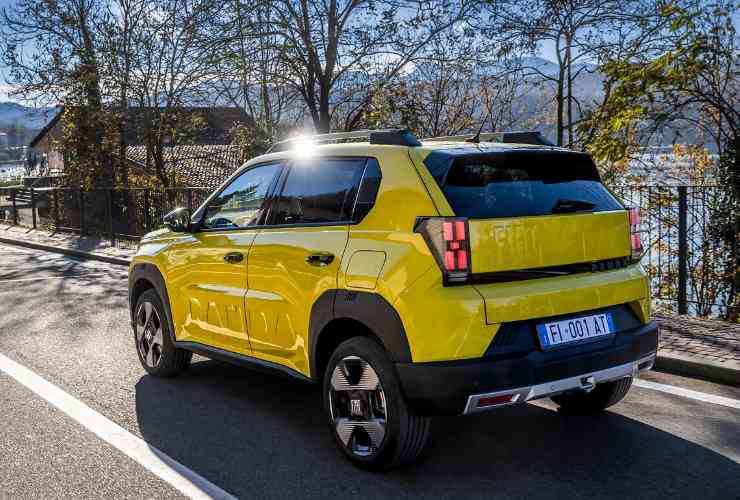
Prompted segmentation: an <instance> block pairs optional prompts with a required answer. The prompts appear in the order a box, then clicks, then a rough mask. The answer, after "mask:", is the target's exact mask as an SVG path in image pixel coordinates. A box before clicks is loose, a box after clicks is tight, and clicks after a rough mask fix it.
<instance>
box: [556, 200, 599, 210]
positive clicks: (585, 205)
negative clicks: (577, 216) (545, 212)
mask: <svg viewBox="0 0 740 500" xmlns="http://www.w3.org/2000/svg"><path fill="white" fill-rule="evenodd" d="M595 206H596V203H591V202H590V201H585V200H567V199H564V198H559V199H558V201H557V202H555V205H553V207H552V213H554V214H563V213H568V212H588V211H590V210H593V208H594V207H595Z"/></svg>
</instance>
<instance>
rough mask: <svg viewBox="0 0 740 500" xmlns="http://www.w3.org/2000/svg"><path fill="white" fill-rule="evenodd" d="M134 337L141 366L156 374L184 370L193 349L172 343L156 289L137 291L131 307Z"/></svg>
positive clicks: (169, 373)
mask: <svg viewBox="0 0 740 500" xmlns="http://www.w3.org/2000/svg"><path fill="white" fill-rule="evenodd" d="M134 341H135V342H136V352H137V353H138V354H139V361H141V366H143V367H144V369H145V370H146V371H147V372H149V374H150V375H154V376H156V377H171V376H173V375H177V374H178V373H180V372H182V371H184V370H186V369H187V368H188V366H189V365H190V360H191V358H192V357H193V353H191V352H189V351H185V350H183V349H178V348H176V347H175V345H174V344H173V343H172V339H171V337H170V329H169V325H168V323H167V317H166V316H165V311H164V305H163V304H162V300H161V299H160V298H159V295H158V294H157V292H156V291H155V290H153V289H149V290H147V291H145V292H144V293H142V294H141V297H139V300H137V301H136V306H135V309H134Z"/></svg>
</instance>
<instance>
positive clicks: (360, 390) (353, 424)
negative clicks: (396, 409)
mask: <svg viewBox="0 0 740 500" xmlns="http://www.w3.org/2000/svg"><path fill="white" fill-rule="evenodd" d="M329 412H330V415H331V419H332V423H333V425H334V429H335V431H336V433H337V436H338V437H339V439H340V440H341V442H342V443H343V444H344V446H345V447H346V448H347V450H348V451H349V452H350V453H352V454H353V455H357V456H361V457H367V456H370V455H372V454H373V453H375V452H376V451H377V450H378V449H379V448H380V446H381V444H382V443H383V438H384V437H385V433H386V422H387V418H388V409H387V405H386V399H385V392H384V391H383V386H382V384H381V383H380V379H379V377H378V374H377V373H376V372H375V370H374V369H373V367H372V366H370V363H368V362H367V361H365V360H364V359H362V358H360V357H358V356H347V357H345V358H342V359H341V360H340V361H339V362H338V363H337V365H336V366H335V367H334V371H333V372H332V375H331V381H330V387H329Z"/></svg>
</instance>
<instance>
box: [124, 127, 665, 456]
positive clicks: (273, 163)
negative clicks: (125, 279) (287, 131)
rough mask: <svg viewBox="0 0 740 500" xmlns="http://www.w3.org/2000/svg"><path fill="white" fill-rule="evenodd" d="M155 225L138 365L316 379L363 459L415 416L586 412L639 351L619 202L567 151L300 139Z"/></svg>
mask: <svg viewBox="0 0 740 500" xmlns="http://www.w3.org/2000/svg"><path fill="white" fill-rule="evenodd" d="M360 138H364V139H365V142H346V141H347V140H357V139H360ZM507 139H508V140H511V139H513V140H517V141H521V140H527V137H526V136H519V138H517V136H514V137H513V138H512V137H508V138H507V137H504V141H507ZM338 141H345V142H343V143H339V142H338ZM533 142H537V141H533ZM165 223H166V225H167V228H165V229H161V230H158V231H155V232H153V233H150V234H148V235H146V236H145V237H143V238H142V240H141V244H140V246H139V249H138V252H137V254H136V256H135V258H134V259H133V262H132V264H131V268H130V274H129V299H130V305H131V320H132V326H133V329H134V337H135V342H136V349H137V351H138V354H139V357H140V360H141V363H142V365H143V366H144V368H145V369H146V371H147V372H149V373H150V374H152V375H156V376H171V375H174V374H176V373H178V372H180V371H182V370H184V369H186V368H187V366H188V364H189V363H190V360H191V356H192V353H197V354H200V355H203V356H206V357H210V358H216V359H220V360H223V361H227V362H233V363H239V364H247V365H250V366H253V367H258V368H267V369H272V370H276V371H278V372H282V373H284V374H288V375H291V376H293V377H297V378H299V379H305V380H311V381H314V382H317V383H319V384H321V386H322V388H323V389H322V394H323V406H324V411H325V413H326V418H327V420H328V422H329V425H330V428H331V432H332V434H333V436H334V438H335V440H336V442H337V444H338V446H339V448H340V449H341V450H342V452H343V453H344V454H345V455H346V456H347V457H348V458H349V459H350V460H351V461H352V462H354V463H356V464H358V465H360V466H362V467H366V468H370V469H383V468H388V467H392V466H395V465H399V464H402V463H408V462H410V461H413V460H414V459H415V458H416V457H417V456H418V455H419V454H420V452H421V451H422V449H423V447H424V445H425V442H426V440H427V436H428V434H429V417H430V416H434V415H460V414H470V413H474V412H479V411H482V410H488V409H492V408H496V407H500V406H504V405H511V404H518V403H525V402H527V401H531V400H533V399H537V398H543V397H551V398H552V400H553V401H554V402H555V403H556V404H557V405H558V406H559V407H560V408H561V409H562V410H563V413H564V414H567V413H593V412H596V411H600V410H603V409H605V408H606V407H608V406H610V405H613V404H614V403H616V402H617V401H619V400H620V399H622V398H623V397H624V396H625V394H626V393H627V391H628V389H629V387H630V384H631V382H632V377H633V376H634V375H635V374H636V373H637V372H639V371H641V370H646V369H650V368H651V367H652V365H653V361H654V359H655V353H656V350H657V343H658V332H657V328H656V325H655V323H654V322H652V321H650V306H649V286H648V280H647V278H646V275H645V273H644V272H643V270H642V268H641V266H640V265H639V256H640V252H641V248H640V247H641V245H640V240H639V232H638V221H637V213H636V212H635V211H632V210H627V209H626V208H625V207H624V206H623V205H622V204H621V203H620V202H619V201H618V200H617V199H616V198H615V197H614V196H613V195H612V194H611V193H610V192H609V191H608V190H607V189H606V188H605V187H604V186H603V185H602V183H601V181H600V177H599V173H598V171H597V169H596V167H595V166H594V163H593V161H592V160H591V159H590V158H589V157H588V155H586V154H583V153H576V152H572V151H569V150H565V149H561V148H555V147H551V146H548V145H543V144H514V143H509V142H481V141H480V138H479V137H476V138H474V139H473V140H472V142H471V140H468V141H467V142H466V141H462V140H457V139H455V138H451V139H449V140H425V141H424V142H420V141H418V140H417V139H416V138H415V137H414V136H413V134H411V133H410V132H408V131H405V130H382V131H365V132H361V133H345V134H328V135H322V136H314V137H309V138H304V139H301V140H293V141H288V142H284V143H279V144H277V145H276V146H275V147H273V150H271V151H270V152H269V153H268V154H265V155H263V156H260V157H258V158H255V159H253V160H251V161H249V162H248V163H246V164H245V165H244V166H243V167H242V168H240V169H239V170H238V171H237V172H236V173H235V174H234V175H232V176H231V177H230V178H229V179H228V180H227V181H226V182H225V183H224V184H223V185H222V186H221V187H220V188H219V189H218V190H217V191H216V192H215V193H213V194H212V195H211V196H210V198H208V200H207V201H206V202H205V203H203V205H202V206H200V207H199V208H198V209H197V210H196V211H195V212H194V213H193V214H190V213H189V212H188V211H187V210H186V209H177V210H175V211H173V212H171V213H170V214H168V216H167V217H165Z"/></svg>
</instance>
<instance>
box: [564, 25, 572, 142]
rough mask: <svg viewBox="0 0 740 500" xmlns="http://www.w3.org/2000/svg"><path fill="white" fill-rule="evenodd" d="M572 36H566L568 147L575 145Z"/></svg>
mask: <svg viewBox="0 0 740 500" xmlns="http://www.w3.org/2000/svg"><path fill="white" fill-rule="evenodd" d="M571 43H572V39H571V36H570V35H568V36H567V37H566V46H565V50H566V53H565V63H566V65H567V68H568V147H569V148H571V147H573V76H572V71H571V70H572V66H573V64H572V61H571Z"/></svg>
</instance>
